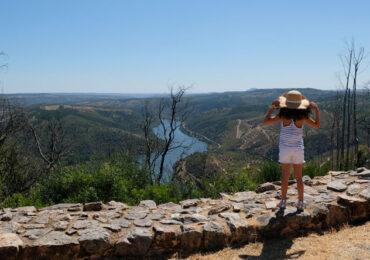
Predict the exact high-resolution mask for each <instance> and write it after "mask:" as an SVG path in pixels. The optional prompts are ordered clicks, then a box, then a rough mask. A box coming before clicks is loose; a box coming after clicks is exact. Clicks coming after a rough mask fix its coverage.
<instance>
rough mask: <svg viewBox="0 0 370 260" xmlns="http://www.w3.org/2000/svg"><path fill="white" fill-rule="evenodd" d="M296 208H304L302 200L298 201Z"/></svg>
mask: <svg viewBox="0 0 370 260" xmlns="http://www.w3.org/2000/svg"><path fill="white" fill-rule="evenodd" d="M297 209H298V210H304V203H303V200H300V201H298V205H297Z"/></svg>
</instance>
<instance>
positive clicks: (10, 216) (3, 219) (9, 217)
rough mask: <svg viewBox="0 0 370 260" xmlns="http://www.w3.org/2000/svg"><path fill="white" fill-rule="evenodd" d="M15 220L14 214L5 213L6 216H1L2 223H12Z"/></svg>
mask: <svg viewBox="0 0 370 260" xmlns="http://www.w3.org/2000/svg"><path fill="white" fill-rule="evenodd" d="M12 218H13V214H12V213H10V212H9V213H5V214H4V215H2V216H1V221H10V220H12Z"/></svg>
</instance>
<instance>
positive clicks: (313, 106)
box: [306, 102, 320, 128]
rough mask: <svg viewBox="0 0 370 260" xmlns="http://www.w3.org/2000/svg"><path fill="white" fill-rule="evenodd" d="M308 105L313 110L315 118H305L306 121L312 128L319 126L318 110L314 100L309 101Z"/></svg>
mask: <svg viewBox="0 0 370 260" xmlns="http://www.w3.org/2000/svg"><path fill="white" fill-rule="evenodd" d="M310 106H311V107H312V108H313V109H314V110H315V120H313V119H312V118H307V119H306V123H307V124H308V125H310V126H312V127H313V128H320V111H319V108H318V107H317V105H316V103H315V102H310Z"/></svg>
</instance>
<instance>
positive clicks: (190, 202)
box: [180, 199, 199, 209]
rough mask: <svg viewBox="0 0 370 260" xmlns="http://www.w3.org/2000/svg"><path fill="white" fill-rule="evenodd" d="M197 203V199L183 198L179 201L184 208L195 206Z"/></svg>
mask: <svg viewBox="0 0 370 260" xmlns="http://www.w3.org/2000/svg"><path fill="white" fill-rule="evenodd" d="M198 203H199V199H189V200H183V201H180V205H181V206H182V207H183V208H184V209H186V208H190V207H195V206H197V205H198Z"/></svg>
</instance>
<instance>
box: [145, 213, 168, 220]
mask: <svg viewBox="0 0 370 260" xmlns="http://www.w3.org/2000/svg"><path fill="white" fill-rule="evenodd" d="M164 217H165V215H164V214H160V213H150V214H149V215H148V216H147V218H148V219H151V220H161V219H162V218H164Z"/></svg>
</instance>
